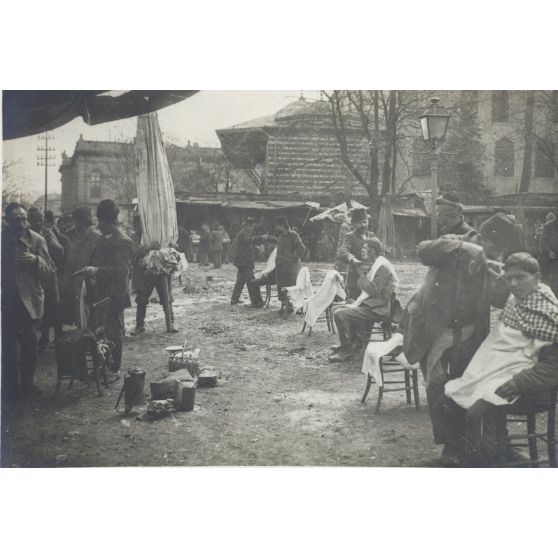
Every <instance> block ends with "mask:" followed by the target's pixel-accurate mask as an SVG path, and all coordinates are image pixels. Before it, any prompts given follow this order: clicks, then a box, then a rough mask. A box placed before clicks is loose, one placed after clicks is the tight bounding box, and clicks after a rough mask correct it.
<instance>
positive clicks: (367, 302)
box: [329, 237, 398, 362]
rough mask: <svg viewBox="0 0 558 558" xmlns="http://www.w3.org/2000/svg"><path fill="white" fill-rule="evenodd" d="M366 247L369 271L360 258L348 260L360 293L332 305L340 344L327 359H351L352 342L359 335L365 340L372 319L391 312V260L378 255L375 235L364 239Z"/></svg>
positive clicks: (393, 280) (393, 278) (394, 276)
mask: <svg viewBox="0 0 558 558" xmlns="http://www.w3.org/2000/svg"><path fill="white" fill-rule="evenodd" d="M365 251H366V252H367V254H366V260H367V263H368V264H371V265H372V267H371V268H370V271H368V273H366V272H365V271H364V269H363V267H364V266H363V263H362V262H359V263H357V264H351V265H354V266H355V272H356V273H357V274H358V276H359V278H358V280H357V285H358V288H359V289H361V290H362V292H361V294H360V295H359V296H358V298H357V300H356V301H354V302H353V303H351V304H348V305H347V306H342V307H340V308H337V309H335V310H334V313H333V319H334V320H335V324H336V325H337V330H338V332H339V343H340V344H339V345H338V346H336V347H332V350H333V351H334V353H335V354H334V355H332V356H330V357H329V361H330V362H345V361H348V360H351V359H352V358H353V355H354V352H355V349H356V348H357V347H356V346H355V345H359V344H360V340H361V339H362V337H364V338H365V339H366V340H368V338H369V337H370V332H371V330H372V327H373V325H374V322H378V321H380V320H383V319H384V318H386V317H388V316H389V314H390V301H391V296H392V294H393V293H394V292H395V287H396V285H397V281H398V278H397V274H396V273H395V269H394V267H393V265H392V264H391V262H390V261H389V260H387V259H386V258H385V257H384V256H381V255H380V254H381V253H382V252H383V245H382V243H381V242H380V241H379V240H378V239H377V238H375V237H372V238H369V239H368V240H367V242H366V244H365Z"/></svg>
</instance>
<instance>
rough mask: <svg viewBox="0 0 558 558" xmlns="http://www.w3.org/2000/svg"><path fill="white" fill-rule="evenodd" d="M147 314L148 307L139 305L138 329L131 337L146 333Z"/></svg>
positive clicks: (137, 309)
mask: <svg viewBox="0 0 558 558" xmlns="http://www.w3.org/2000/svg"><path fill="white" fill-rule="evenodd" d="M146 314H147V305H144V304H138V306H137V308H136V328H135V329H134V331H132V333H131V335H138V334H139V333H143V332H144V331H145V315H146Z"/></svg>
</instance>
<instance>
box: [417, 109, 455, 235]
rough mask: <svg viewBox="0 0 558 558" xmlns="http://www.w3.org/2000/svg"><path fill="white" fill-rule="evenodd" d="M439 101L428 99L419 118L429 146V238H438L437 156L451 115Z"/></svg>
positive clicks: (423, 134)
mask: <svg viewBox="0 0 558 558" xmlns="http://www.w3.org/2000/svg"><path fill="white" fill-rule="evenodd" d="M439 102H440V99H436V98H433V99H430V103H431V105H430V107H429V108H428V110H427V111H426V112H425V113H424V114H422V115H421V116H420V117H419V120H420V125H421V128H422V136H423V138H424V141H426V142H427V143H428V144H429V145H430V150H431V152H432V157H431V159H430V185H431V190H432V191H431V197H432V199H431V202H430V236H431V237H432V238H436V237H437V236H438V216H437V215H436V198H437V197H438V155H439V153H440V144H441V143H442V141H443V140H444V138H445V137H446V133H447V131H448V123H449V119H450V117H451V115H450V114H449V112H447V111H446V109H445V108H443V107H441V106H439V105H438V103H439Z"/></svg>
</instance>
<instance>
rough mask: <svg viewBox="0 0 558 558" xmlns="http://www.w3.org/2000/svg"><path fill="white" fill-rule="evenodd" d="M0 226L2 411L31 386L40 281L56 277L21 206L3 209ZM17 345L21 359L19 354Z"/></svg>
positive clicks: (28, 392) (39, 312)
mask: <svg viewBox="0 0 558 558" xmlns="http://www.w3.org/2000/svg"><path fill="white" fill-rule="evenodd" d="M5 220H6V226H5V227H3V228H2V372H1V373H2V410H3V411H4V409H5V406H6V403H8V404H9V403H10V402H11V401H12V400H13V398H15V397H17V396H18V395H19V394H22V395H32V394H38V393H40V392H41V390H40V389H39V388H38V387H37V386H36V385H35V384H34V377H35V367H36V364H37V332H38V329H39V324H40V320H41V318H42V316H43V311H44V294H43V289H42V286H41V284H42V283H46V282H48V279H49V277H50V276H53V275H54V264H53V262H52V260H51V259H50V256H49V254H48V248H47V245H46V241H45V239H44V238H43V237H42V236H41V235H39V234H37V233H35V232H34V231H32V230H30V228H29V227H28V223H27V213H26V211H25V209H24V208H23V206H21V205H20V204H18V203H11V204H9V205H8V206H7V207H6V215H5ZM18 349H19V358H18Z"/></svg>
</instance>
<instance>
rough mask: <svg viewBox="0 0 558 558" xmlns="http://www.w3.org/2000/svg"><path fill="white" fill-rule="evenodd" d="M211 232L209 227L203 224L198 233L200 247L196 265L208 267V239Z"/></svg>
mask: <svg viewBox="0 0 558 558" xmlns="http://www.w3.org/2000/svg"><path fill="white" fill-rule="evenodd" d="M210 237H211V232H210V231H209V227H208V226H207V225H206V224H205V223H204V224H203V225H202V228H201V231H200V245H199V247H198V263H199V264H200V267H201V266H206V265H209V258H208V255H209V239H210Z"/></svg>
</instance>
